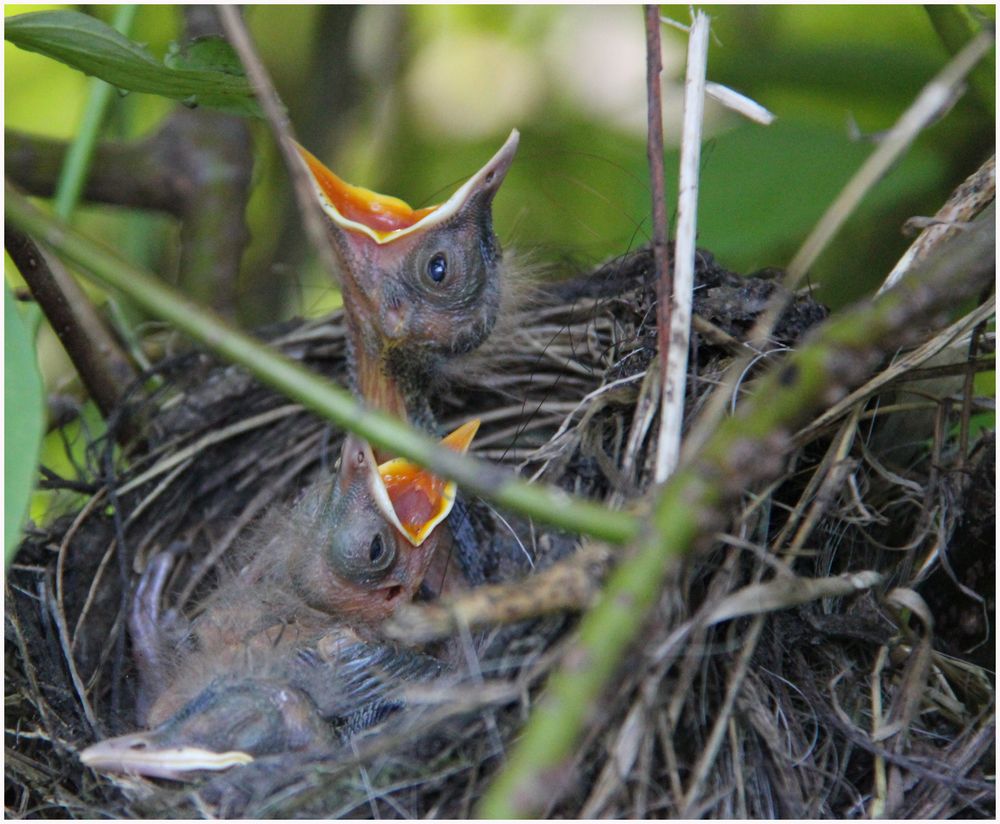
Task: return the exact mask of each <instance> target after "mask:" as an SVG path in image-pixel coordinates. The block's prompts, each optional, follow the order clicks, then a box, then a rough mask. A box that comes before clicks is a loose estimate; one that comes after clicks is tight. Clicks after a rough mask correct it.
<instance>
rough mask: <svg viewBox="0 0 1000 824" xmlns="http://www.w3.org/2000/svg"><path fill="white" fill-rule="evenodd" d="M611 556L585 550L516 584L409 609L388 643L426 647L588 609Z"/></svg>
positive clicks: (387, 628)
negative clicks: (464, 632) (462, 633)
mask: <svg viewBox="0 0 1000 824" xmlns="http://www.w3.org/2000/svg"><path fill="white" fill-rule="evenodd" d="M611 558H612V552H611V550H610V549H608V548H607V547H605V546H602V545H600V544H588V545H586V546H584V547H581V548H580V549H579V550H577V551H576V552H575V553H573V555H572V556H571V557H569V558H566V559H565V560H562V561H559V562H558V563H556V564H553V565H552V566H551V567H549V568H548V569H546V570H543V571H542V572H539V573H537V574H535V575H530V576H529V577H527V578H525V579H524V580H522V581H517V582H516V583H512V584H494V585H491V586H481V587H476V589H474V590H472V591H471V592H469V593H466V594H464V595H461V596H458V597H456V598H451V599H441V600H439V601H436V602H433V603H429V604H406V605H404V606H402V607H400V608H399V609H398V610H396V613H395V615H393V617H392V618H390V619H389V620H388V621H387V622H386V623H384V624H383V625H382V631H383V632H384V633H385V635H386V636H387V637H389V638H392V639H394V640H396V641H403V642H405V643H407V644H421V643H426V642H428V641H433V640H435V639H438V638H446V637H448V636H449V635H454V634H456V633H457V632H458V631H459V629H460V628H462V627H466V628H468V629H471V630H477V629H480V628H482V627H485V626H495V625H497V624H510V623H514V622H515V621H523V620H525V619H526V618H538V617H540V616H542V615H548V614H550V613H554V612H566V611H575V610H582V609H586V608H587V607H588V606H590V605H591V604H592V603H593V602H594V599H595V598H596V596H597V593H598V592H599V588H600V585H601V581H602V580H603V578H604V575H605V574H606V572H607V569H608V565H609V564H610V562H611Z"/></svg>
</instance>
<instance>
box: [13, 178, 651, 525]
mask: <svg viewBox="0 0 1000 824" xmlns="http://www.w3.org/2000/svg"><path fill="white" fill-rule="evenodd" d="M5 195H6V204H5V208H6V210H7V217H8V219H9V220H11V221H12V222H13V223H14V224H15V225H19V226H21V227H22V228H24V229H26V230H28V231H30V232H32V233H33V234H34V235H35V237H37V238H38V239H39V240H40V241H41V242H43V243H45V244H46V245H48V246H51V247H52V248H53V250H55V251H56V252H58V253H59V254H60V255H62V256H63V257H65V258H66V259H67V260H71V261H73V262H74V263H76V264H77V265H79V266H80V267H81V268H82V269H84V270H86V271H87V272H89V273H90V275H91V276H92V278H93V280H94V281H95V282H97V283H99V284H101V285H102V286H106V287H109V288H112V289H116V290H119V291H121V292H124V293H125V294H127V295H128V296H129V298H131V299H132V300H133V301H134V302H135V303H136V304H138V305H139V306H142V307H143V308H145V309H146V310H147V311H149V312H150V313H151V314H153V315H156V316H157V317H159V318H161V319H163V320H166V321H168V322H169V323H172V324H173V325H174V326H176V327H177V328H178V329H179V330H180V331H182V332H184V333H186V334H187V335H189V336H190V337H192V338H194V339H195V340H196V341H198V342H200V343H202V344H203V345H205V346H206V347H207V348H208V349H210V350H211V351H212V352H214V353H215V354H217V355H219V356H221V357H223V358H226V359H227V360H230V361H233V362H234V363H238V364H240V365H241V366H243V367H244V368H246V369H247V371H248V372H250V374H252V375H253V376H254V377H256V378H257V379H258V380H260V381H261V382H262V383H265V384H267V385H268V386H271V387H272V388H274V389H277V390H278V391H279V392H282V393H283V394H285V395H287V396H288V397H289V398H292V399H293V400H296V401H298V402H299V403H301V404H302V405H303V406H304V407H305V408H306V409H309V410H310V411H312V412H315V413H317V414H319V415H322V416H323V417H324V418H327V419H328V420H331V421H333V422H334V423H336V424H338V425H339V426H341V427H343V428H344V429H348V430H350V431H352V432H355V433H356V434H358V435H360V436H361V437H362V438H364V439H365V440H367V441H369V442H370V443H371V444H372V445H373V446H377V447H379V448H381V449H385V450H387V451H388V452H389V453H391V454H393V455H399V456H401V457H404V458H409V459H410V460H411V461H414V462H415V463H417V464H419V465H421V466H425V467H427V468H428V469H430V470H431V471H432V472H434V473H436V474H438V475H441V476H442V477H445V478H450V479H452V480H455V481H456V482H458V484H459V485H460V486H462V487H463V488H464V489H465V490H467V491H468V492H471V493H473V494H478V495H482V496H483V497H484V498H488V499H490V500H491V501H493V502H495V503H497V504H499V505H500V506H505V507H508V508H510V509H513V510H515V511H517V512H521V513H523V514H525V515H529V516H531V517H533V518H535V519H537V520H538V521H541V522H543V523H549V524H553V525H554V526H559V527H562V528H564V529H569V530H572V531H573V532H578V533H581V534H584V535H592V536H593V537H595V538H600V539H601V540H604V541H608V542H609V543H614V544H621V543H625V542H626V541H629V540H631V539H632V538H634V537H635V535H636V534H637V533H638V531H639V520H638V519H637V518H636V517H635V516H634V515H629V514H627V513H624V512H613V511H611V510H609V509H607V508H606V507H603V506H600V505H598V504H595V503H592V502H590V501H585V500H582V499H580V498H578V497H575V496H572V495H570V494H568V493H566V492H563V491H562V490H558V489H551V488H547V487H542V486H539V485H535V484H528V483H525V482H524V481H521V480H518V479H517V478H516V477H515V476H514V474H513V473H512V472H510V471H509V470H505V469H502V468H500V467H498V466H494V465H492V464H487V463H485V462H483V461H480V460H475V459H473V458H470V457H469V456H466V455H460V454H459V453H457V452H454V451H452V450H450V449H440V448H439V446H438V443H437V442H436V441H435V440H433V439H431V438H429V437H427V436H426V435H423V434H421V433H419V432H417V431H416V430H415V429H412V428H411V427H409V426H408V425H406V424H405V423H403V422H401V421H400V420H399V419H398V418H396V417H394V416H392V415H389V414H387V413H385V412H382V411H380V410H374V409H369V408H367V407H365V406H363V405H362V404H361V403H359V402H358V401H356V400H355V399H354V398H353V397H352V396H351V394H350V393H349V392H348V391H347V390H345V389H342V388H340V387H339V386H337V385H336V384H334V383H333V382H332V381H330V380H327V379H324V378H321V377H320V376H318V375H315V374H313V373H312V372H310V371H309V370H308V369H306V368H305V367H304V366H303V365H302V364H300V363H297V362H296V361H293V360H292V359H291V358H288V357H286V356H284V355H281V354H279V353H277V352H275V351H273V350H272V349H270V348H269V347H267V346H265V345H264V344H262V343H260V342H259V341H257V340H255V339H254V338H252V337H250V336H249V335H247V334H244V333H242V332H239V331H237V330H235V329H232V328H231V327H230V326H228V325H227V324H226V322H225V321H223V320H222V318H220V317H218V316H217V315H216V314H214V313H213V312H211V311H210V310H208V309H205V308H202V307H200V306H195V305H194V304H192V303H191V302H190V301H188V300H186V299H184V298H183V297H180V296H179V295H177V294H176V293H175V292H174V291H173V290H172V289H170V288H169V287H168V286H166V285H164V284H163V283H161V282H160V281H159V280H157V279H156V278H154V277H153V276H151V275H149V274H148V273H146V272H144V271H142V270H141V269H139V268H138V267H135V266H133V265H132V264H130V263H128V262H127V261H124V260H122V259H121V258H120V257H119V256H118V255H117V254H116V253H115V252H113V251H112V250H111V249H109V248H107V247H106V246H103V245H101V244H98V243H95V242H94V241H91V240H88V239H87V238H84V237H83V236H81V235H79V234H78V233H76V232H74V231H73V230H72V229H70V228H69V227H67V226H66V225H65V224H63V223H61V222H59V221H57V220H56V219H55V218H52V217H50V216H49V215H46V214H44V213H42V212H41V211H39V210H38V209H36V208H35V207H34V206H32V205H31V204H30V203H29V202H28V201H27V199H26V198H25V197H24V196H23V195H22V194H20V193H19V192H18V191H17V190H16V189H14V188H13V187H12V186H10V185H9V184H7V185H6V187H5Z"/></svg>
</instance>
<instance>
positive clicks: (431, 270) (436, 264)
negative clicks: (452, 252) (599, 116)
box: [427, 252, 448, 283]
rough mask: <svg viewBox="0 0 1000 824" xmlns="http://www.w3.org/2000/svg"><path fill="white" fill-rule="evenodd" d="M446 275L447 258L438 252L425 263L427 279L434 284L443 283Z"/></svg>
mask: <svg viewBox="0 0 1000 824" xmlns="http://www.w3.org/2000/svg"><path fill="white" fill-rule="evenodd" d="M447 274H448V258H447V257H445V255H444V252H438V253H437V254H436V255H434V257H432V258H431V259H430V260H429V261H427V277H429V278H430V279H431V280H432V281H434V283H440V282H441V281H443V280H444V279H445V276H446V275H447Z"/></svg>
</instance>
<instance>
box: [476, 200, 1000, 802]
mask: <svg viewBox="0 0 1000 824" xmlns="http://www.w3.org/2000/svg"><path fill="white" fill-rule="evenodd" d="M995 251H996V231H995V227H994V217H993V214H992V210H991V213H989V214H984V215H983V216H982V217H981V218H980V219H979V220H977V221H976V225H975V226H974V227H973V228H972V229H970V230H969V231H968V232H966V233H964V234H963V235H960V236H959V237H957V238H955V239H953V240H951V241H949V242H948V243H947V244H945V245H944V246H943V247H941V248H940V249H939V250H938V252H937V253H936V254H935V255H934V256H933V257H932V258H929V259H928V260H927V261H926V262H925V264H923V265H922V266H921V267H920V268H919V269H917V270H914V272H913V273H912V274H911V276H910V277H909V278H907V279H906V280H905V281H904V282H903V283H901V284H900V285H899V286H898V287H897V288H896V289H893V290H891V291H889V292H887V293H885V294H884V295H882V296H881V297H880V298H878V299H876V300H875V301H873V302H870V303H866V304H862V305H860V306H858V307H856V308H855V309H854V310H853V311H849V312H846V313H844V314H842V315H841V316H840V317H838V318H836V319H833V320H831V321H828V322H827V323H826V324H824V325H823V326H822V327H819V328H818V329H817V331H816V332H815V333H814V334H813V335H812V336H811V338H810V342H807V343H806V344H805V345H803V347H802V348H801V349H799V350H798V351H796V352H794V353H793V354H791V355H789V356H788V358H787V359H786V360H785V361H783V363H782V364H781V366H780V367H779V368H778V369H777V370H772V371H771V372H770V374H769V375H768V376H766V377H764V378H761V380H760V384H759V386H758V389H757V391H756V393H755V394H754V395H753V397H751V398H749V399H748V400H747V401H746V402H745V403H744V404H743V405H742V406H741V407H739V408H738V409H737V411H736V413H735V414H734V415H733V416H731V417H729V418H727V419H725V420H724V421H723V422H722V424H721V425H720V426H719V427H718V429H717V430H716V431H715V433H714V434H713V435H712V436H711V437H710V438H709V439H708V441H707V442H706V443H705V446H704V448H703V449H701V450H700V451H699V452H698V453H697V454H696V455H695V456H694V458H693V459H692V460H691V461H690V462H688V463H686V464H685V465H684V466H682V467H681V468H680V469H679V470H678V471H677V472H675V473H674V475H673V476H672V477H671V478H670V480H669V481H667V483H666V484H665V485H664V487H663V489H662V491H661V492H660V494H659V496H658V498H657V500H656V503H655V507H654V510H653V517H652V521H651V523H650V524H649V525H648V528H647V529H646V530H645V531H644V533H643V535H642V537H641V538H640V539H639V540H638V542H637V543H636V545H635V546H634V547H633V548H632V551H631V552H629V553H628V554H627V557H626V559H625V560H623V561H622V562H621V563H620V564H619V565H618V567H617V568H616V569H615V570H614V571H613V572H612V574H611V576H610V577H609V579H608V583H607V586H606V587H605V590H604V593H603V594H602V596H601V597H600V599H599V600H598V602H597V604H596V605H595V606H594V607H593V608H592V609H591V610H590V611H589V612H588V613H587V614H586V615H585V616H584V617H583V619H582V620H581V622H580V627H579V630H578V637H577V640H576V643H575V645H574V646H573V647H572V648H571V649H570V650H569V651H568V652H567V654H566V656H565V658H564V662H563V666H562V668H561V669H559V670H558V671H557V672H555V673H554V674H553V675H552V676H551V678H550V679H549V683H548V687H547V690H546V692H545V695H544V697H543V698H542V699H541V701H540V702H539V703H538V704H537V705H536V707H535V710H534V712H533V713H532V716H531V718H530V719H529V722H528V724H527V726H526V728H525V730H524V733H523V735H522V736H521V738H520V740H519V741H518V744H517V746H516V747H515V748H514V750H513V751H512V752H511V753H510V754H509V757H508V760H507V763H506V765H505V766H504V768H503V770H502V772H501V773H500V775H499V776H498V777H497V778H496V779H495V780H494V782H493V784H492V785H491V786H490V788H489V789H488V790H487V792H486V795H485V796H484V798H483V802H482V804H481V806H480V808H479V810H478V813H479V815H480V816H481V817H484V818H525V817H528V816H531V815H536V814H538V812H539V810H541V809H543V808H544V806H545V804H546V803H547V802H548V801H549V800H551V797H552V793H553V791H554V787H553V780H554V778H555V777H556V776H559V775H565V774H566V771H567V769H569V764H570V762H571V760H572V758H573V753H574V748H575V747H576V746H577V741H578V740H579V738H580V735H581V733H582V731H583V727H584V725H585V724H586V721H587V719H588V718H589V717H590V714H591V712H592V709H593V707H594V706H595V705H596V704H597V702H598V701H599V700H600V696H601V694H602V693H603V692H604V690H605V688H606V687H607V685H608V684H609V683H610V681H611V678H612V676H613V675H614V674H615V672H616V671H617V670H618V667H619V664H620V662H621V660H622V658H623V657H624V656H625V654H626V653H627V651H628V650H629V648H630V645H631V643H632V641H633V640H634V638H635V637H636V635H637V633H638V632H639V630H640V629H641V627H642V626H643V625H644V623H645V620H646V616H647V614H648V613H649V611H650V609H651V608H652V607H653V605H654V604H655V603H656V601H657V597H658V596H659V594H660V590H661V588H662V584H663V581H664V580H665V577H666V575H667V571H668V569H670V568H671V567H672V566H673V565H674V564H675V563H676V562H677V560H678V559H679V558H681V557H683V556H685V555H687V554H689V553H690V552H691V551H692V550H693V549H694V548H695V547H696V545H697V542H698V541H699V540H703V538H704V536H705V534H706V529H709V528H710V527H711V525H712V524H713V523H717V522H718V520H719V519H720V518H723V517H724V515H723V513H724V511H725V507H726V506H727V505H728V503H729V502H730V501H731V500H732V499H733V498H735V497H736V496H738V495H740V494H742V492H743V491H745V490H746V489H747V488H748V487H751V486H754V485H756V484H758V483H761V482H764V481H767V480H770V479H773V478H775V477H777V476H778V475H780V474H781V473H782V472H783V471H784V470H785V456H786V454H787V452H788V450H789V449H790V448H791V444H792V434H793V433H794V431H795V430H796V428H797V427H799V426H800V425H801V424H802V423H803V422H805V421H806V420H807V419H808V417H809V416H810V415H812V414H814V413H815V411H816V410H817V409H821V408H823V407H825V406H828V405H829V404H830V403H832V402H833V401H835V400H837V399H838V398H839V397H841V396H843V395H845V394H847V392H849V391H850V389H851V388H852V387H854V386H857V385H858V384H860V383H861V382H862V381H863V380H864V379H865V377H866V376H867V375H868V373H869V371H870V370H871V369H872V368H873V366H874V365H875V364H877V363H878V362H879V361H880V360H882V359H883V358H884V357H885V355H886V354H887V353H888V352H892V351H894V350H895V349H896V348H897V347H899V346H900V345H903V344H904V343H906V342H907V341H908V340H912V337H913V334H914V330H915V329H919V328H921V327H922V326H924V325H932V324H934V323H935V322H938V323H939V322H940V319H941V317H942V315H943V313H944V312H945V310H947V309H949V308H952V307H954V306H956V305H958V304H960V303H961V302H962V301H963V300H966V299H968V298H971V297H974V296H976V295H977V294H978V293H979V291H980V290H981V289H982V288H983V287H984V286H985V285H986V284H988V283H990V282H991V280H992V278H993V273H994V255H995Z"/></svg>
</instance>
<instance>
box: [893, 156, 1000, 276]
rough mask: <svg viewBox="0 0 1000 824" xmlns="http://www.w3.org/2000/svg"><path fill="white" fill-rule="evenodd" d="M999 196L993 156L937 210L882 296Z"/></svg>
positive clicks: (994, 157)
mask: <svg viewBox="0 0 1000 824" xmlns="http://www.w3.org/2000/svg"><path fill="white" fill-rule="evenodd" d="M996 194H997V158H996V155H991V156H990V159H989V160H987V161H986V162H985V163H984V164H983V165H982V166H980V167H979V168H978V169H976V171H974V172H973V173H972V174H971V175H969V176H968V177H967V178H966V179H965V181H963V183H962V185H961V186H959V187H958V188H957V189H955V191H954V192H952V193H951V196H950V197H949V198H948V199H947V200H946V201H945V203H944V206H942V207H941V208H940V209H938V210H937V213H936V214H935V215H934V222H933V224H932V225H930V226H928V227H927V228H926V229H924V230H923V231H922V232H921V233H920V236H919V237H918V238H917V239H916V240H915V241H913V243H912V244H911V245H910V248H909V249H907V250H906V254H904V255H903V256H902V257H901V258H900V259H899V263H897V264H896V265H895V266H893V267H892V271H891V272H889V274H888V275H887V276H886V279H885V283H883V284H882V286H881V287H880V288H879V290H878V294H882V292H884V291H885V290H886V289H891V288H892V287H893V286H895V285H896V284H897V283H898V282H899V279H900V278H901V277H903V276H904V275H905V274H906V273H907V271H909V269H911V268H912V267H913V265H914V264H915V263H916V262H917V261H918V260H920V259H921V258H924V257H926V256H927V254H928V253H929V252H930V250H931V249H933V248H934V247H935V246H936V245H937V244H938V243H940V242H941V241H942V240H944V239H945V238H946V237H950V236H951V235H953V234H955V233H956V232H958V231H960V230H959V229H957V228H955V227H954V226H953V224H955V223H967V222H968V221H970V220H972V219H973V218H974V217H975V216H976V215H978V214H979V213H980V212H981V211H982V210H983V209H984V208H985V207H986V206H987V205H988V204H989V203H990V201H992V200H995V199H996Z"/></svg>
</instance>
